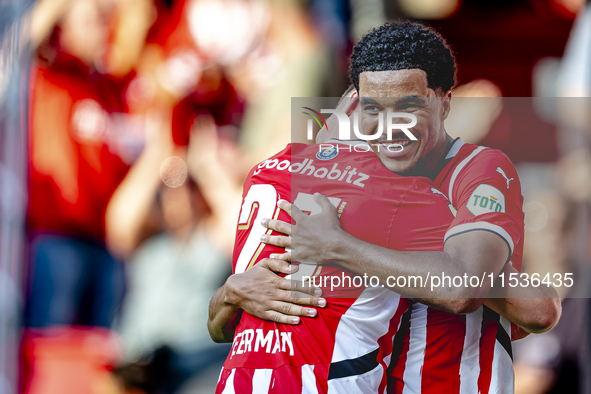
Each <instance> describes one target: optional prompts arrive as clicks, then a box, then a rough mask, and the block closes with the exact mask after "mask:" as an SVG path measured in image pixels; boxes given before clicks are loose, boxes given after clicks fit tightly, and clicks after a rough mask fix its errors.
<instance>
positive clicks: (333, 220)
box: [261, 193, 344, 264]
mask: <svg viewBox="0 0 591 394" xmlns="http://www.w3.org/2000/svg"><path fill="white" fill-rule="evenodd" d="M314 200H315V201H316V203H317V204H318V205H319V206H320V207H321V208H322V212H320V213H318V214H316V215H313V216H309V215H307V214H305V213H304V212H302V211H301V210H300V209H299V208H298V207H296V206H295V205H293V204H291V203H290V202H288V201H285V200H281V201H279V203H278V205H279V208H281V209H283V210H284V211H285V212H287V213H288V214H289V215H290V216H291V218H292V219H293V220H294V221H295V224H289V223H286V222H283V221H280V220H272V219H263V222H262V225H263V226H264V227H267V228H269V229H271V230H274V231H277V232H281V233H283V234H287V235H291V237H287V236H274V235H264V236H263V237H262V238H261V241H262V242H264V243H266V244H269V245H275V246H279V247H284V248H291V254H285V255H278V256H277V258H278V259H282V260H288V259H289V261H291V259H293V261H301V262H314V263H319V264H320V263H323V262H326V261H328V260H331V259H332V258H333V253H332V249H333V246H335V245H338V240H339V239H341V236H342V235H343V234H344V231H343V229H342V227H341V222H340V221H339V217H338V215H337V211H336V208H335V207H334V205H332V204H331V203H330V201H329V200H328V198H326V197H325V196H323V195H321V194H318V193H316V194H315V195H314Z"/></svg>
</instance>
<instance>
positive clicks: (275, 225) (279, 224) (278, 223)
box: [261, 218, 291, 235]
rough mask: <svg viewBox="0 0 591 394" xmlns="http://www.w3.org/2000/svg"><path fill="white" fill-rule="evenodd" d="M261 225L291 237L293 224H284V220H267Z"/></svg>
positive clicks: (262, 221)
mask: <svg viewBox="0 0 591 394" xmlns="http://www.w3.org/2000/svg"><path fill="white" fill-rule="evenodd" d="M261 225H262V226H263V227H266V228H269V229H271V230H275V231H277V232H278V233H282V234H285V235H291V223H287V222H284V221H283V220H275V219H267V218H265V219H263V220H261Z"/></svg>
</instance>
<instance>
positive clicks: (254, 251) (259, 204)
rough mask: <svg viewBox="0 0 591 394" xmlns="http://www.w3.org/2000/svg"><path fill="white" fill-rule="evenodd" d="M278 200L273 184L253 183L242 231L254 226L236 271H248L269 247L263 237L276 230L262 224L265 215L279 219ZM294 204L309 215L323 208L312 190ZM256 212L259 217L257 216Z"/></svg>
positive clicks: (336, 201)
mask: <svg viewBox="0 0 591 394" xmlns="http://www.w3.org/2000/svg"><path fill="white" fill-rule="evenodd" d="M328 199H329V200H330V202H331V203H332V204H333V205H334V206H335V207H338V206H339V204H340V203H341V199H340V198H336V197H328ZM277 201H279V194H278V193H277V190H276V189H275V187H273V186H272V185H252V186H251V187H250V189H248V194H247V195H246V197H245V198H244V203H243V204H242V208H241V209H240V216H239V218H238V230H248V229H250V233H249V234H248V237H247V238H246V242H245V243H244V246H243V247H242V250H241V251H240V255H239V256H238V260H237V261H236V268H235V269H234V273H235V274H240V273H242V272H244V271H246V270H247V269H249V268H250V267H252V266H253V265H254V263H255V262H256V261H257V258H258V257H259V255H260V254H261V251H262V250H263V248H264V247H265V244H264V243H262V242H261V236H262V235H263V234H271V232H272V230H269V229H267V228H265V227H263V226H262V225H261V220H262V219H263V218H273V219H277V216H278V215H279V210H280V209H279V208H278V207H277ZM293 204H294V205H295V206H296V207H298V208H299V209H300V210H301V211H302V212H304V213H306V214H308V215H316V214H318V213H320V212H321V211H322V208H320V205H318V204H317V203H316V201H314V196H313V195H312V194H308V193H298V195H297V197H296V199H295V201H294V202H293ZM344 204H345V203H344V202H343V204H341V207H340V208H341V209H339V214H340V212H342V208H344ZM257 208H258V209H257ZM255 211H256V217H253V216H254V215H255Z"/></svg>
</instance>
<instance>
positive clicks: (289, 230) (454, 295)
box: [264, 196, 560, 332]
mask: <svg viewBox="0 0 591 394" xmlns="http://www.w3.org/2000/svg"><path fill="white" fill-rule="evenodd" d="M316 200H317V202H318V203H319V204H320V205H321V206H322V208H323V212H322V213H321V214H319V215H315V216H313V217H309V216H307V215H304V214H303V213H301V212H300V211H299V210H298V208H297V207H295V206H293V205H291V204H290V203H288V202H286V201H282V202H280V207H281V208H282V209H284V210H286V211H287V212H288V213H289V214H290V215H291V216H292V217H293V218H294V220H295V221H296V224H295V225H293V226H292V225H290V224H288V223H285V222H281V221H277V220H265V222H264V223H265V225H266V226H267V227H269V228H273V229H274V230H276V231H279V232H282V233H284V234H288V235H292V237H291V238H289V237H281V236H266V238H265V242H268V243H271V244H281V245H282V246H287V247H291V248H293V249H294V252H293V253H294V256H293V257H294V260H296V261H297V260H302V261H314V262H318V263H322V262H323V261H327V260H333V261H335V260H336V261H338V262H339V264H341V265H342V266H343V267H344V268H346V269H349V270H351V271H353V272H356V273H358V274H362V275H363V274H368V275H374V276H377V277H379V278H380V280H381V281H382V283H384V284H386V282H387V278H388V276H411V275H412V276H421V277H423V279H424V280H426V278H427V273H429V274H430V275H441V274H442V273H443V272H444V273H445V274H446V275H449V276H456V275H458V276H463V275H464V274H468V275H469V276H472V275H476V276H479V277H481V276H482V274H483V273H484V274H486V273H490V272H493V273H494V275H495V276H496V275H498V273H500V271H501V269H502V268H503V266H504V265H505V263H506V262H507V260H508V257H509V248H508V246H507V244H506V243H505V241H503V240H502V238H500V237H499V236H497V235H496V234H494V233H490V232H487V231H471V232H467V233H464V234H460V235H456V236H454V237H451V238H449V240H448V241H447V242H446V245H445V250H444V252H400V251H394V250H390V249H386V248H381V247H378V246H375V245H371V244H369V243H366V242H363V241H360V240H358V239H356V238H354V237H351V236H350V235H348V234H347V233H345V232H344V231H343V230H342V228H341V226H340V222H339V220H338V217H337V215H336V212H333V211H334V208H332V205H331V204H330V203H329V202H328V201H325V197H323V196H317V197H316ZM282 258H287V259H291V256H290V255H287V256H284V257H282ZM395 290H396V291H397V292H399V293H401V294H403V295H405V296H407V297H409V298H412V299H415V300H417V301H420V302H422V303H425V304H427V305H430V306H433V307H436V308H439V309H443V310H446V311H449V312H452V313H469V312H473V311H475V310H476V309H478V307H480V305H482V303H483V302H484V300H485V299H486V297H487V295H488V293H489V291H490V282H489V283H488V284H487V283H483V286H482V287H478V288H471V287H464V286H461V287H453V286H452V287H449V286H441V287H437V288H433V289H430V288H429V287H427V288H419V287H414V286H413V287H411V286H409V287H396V289H395ZM505 290H506V291H511V290H510V289H505ZM528 291H529V293H527V295H525V296H526V297H538V298H529V299H521V298H518V297H519V296H517V295H515V294H514V295H513V296H510V295H505V296H500V297H503V298H502V300H505V301H507V302H506V304H507V305H502V301H499V300H495V301H492V303H491V304H492V305H493V306H494V308H493V309H495V310H496V311H497V312H499V311H502V312H503V313H501V314H502V315H503V316H504V317H506V318H508V319H509V320H511V321H513V320H517V321H515V324H518V325H524V326H525V327H524V328H526V330H527V331H528V332H540V331H543V330H545V329H549V328H551V327H552V326H553V325H554V324H555V322H556V321H557V320H558V317H559V314H560V313H559V305H557V304H558V301H557V295H556V292H555V290H554V289H551V288H550V289H546V292H545V293H544V292H542V289H536V288H533V287H532V288H531V289H528ZM534 310H535V311H534ZM525 311H527V312H528V313H525ZM532 311H534V312H533V313H529V312H532Z"/></svg>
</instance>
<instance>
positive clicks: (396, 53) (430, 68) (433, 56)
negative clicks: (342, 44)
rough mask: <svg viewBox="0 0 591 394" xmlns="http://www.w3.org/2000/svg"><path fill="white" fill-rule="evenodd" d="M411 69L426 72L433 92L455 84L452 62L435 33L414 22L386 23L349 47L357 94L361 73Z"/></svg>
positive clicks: (350, 70)
mask: <svg viewBox="0 0 591 394" xmlns="http://www.w3.org/2000/svg"><path fill="white" fill-rule="evenodd" d="M412 68H418V69H421V70H423V71H425V73H427V83H428V84H429V88H431V89H433V90H438V89H441V91H442V92H447V91H448V90H450V89H452V88H453V87H454V86H455V84H456V59H455V57H454V56H453V54H452V51H451V48H450V47H449V45H448V44H447V42H445V40H444V39H443V37H441V35H440V34H439V33H437V32H436V31H435V30H433V29H431V28H429V27H427V26H425V25H421V24H418V23H412V22H397V23H386V24H384V25H382V26H380V27H378V28H375V29H373V30H372V31H370V32H369V33H367V34H366V35H365V36H363V38H362V39H361V41H359V43H358V44H357V45H356V46H355V48H353V53H352V54H351V60H350V65H349V74H350V77H351V81H352V82H353V85H355V88H356V89H357V91H359V75H360V74H361V73H362V72H364V71H390V70H404V69H412Z"/></svg>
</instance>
